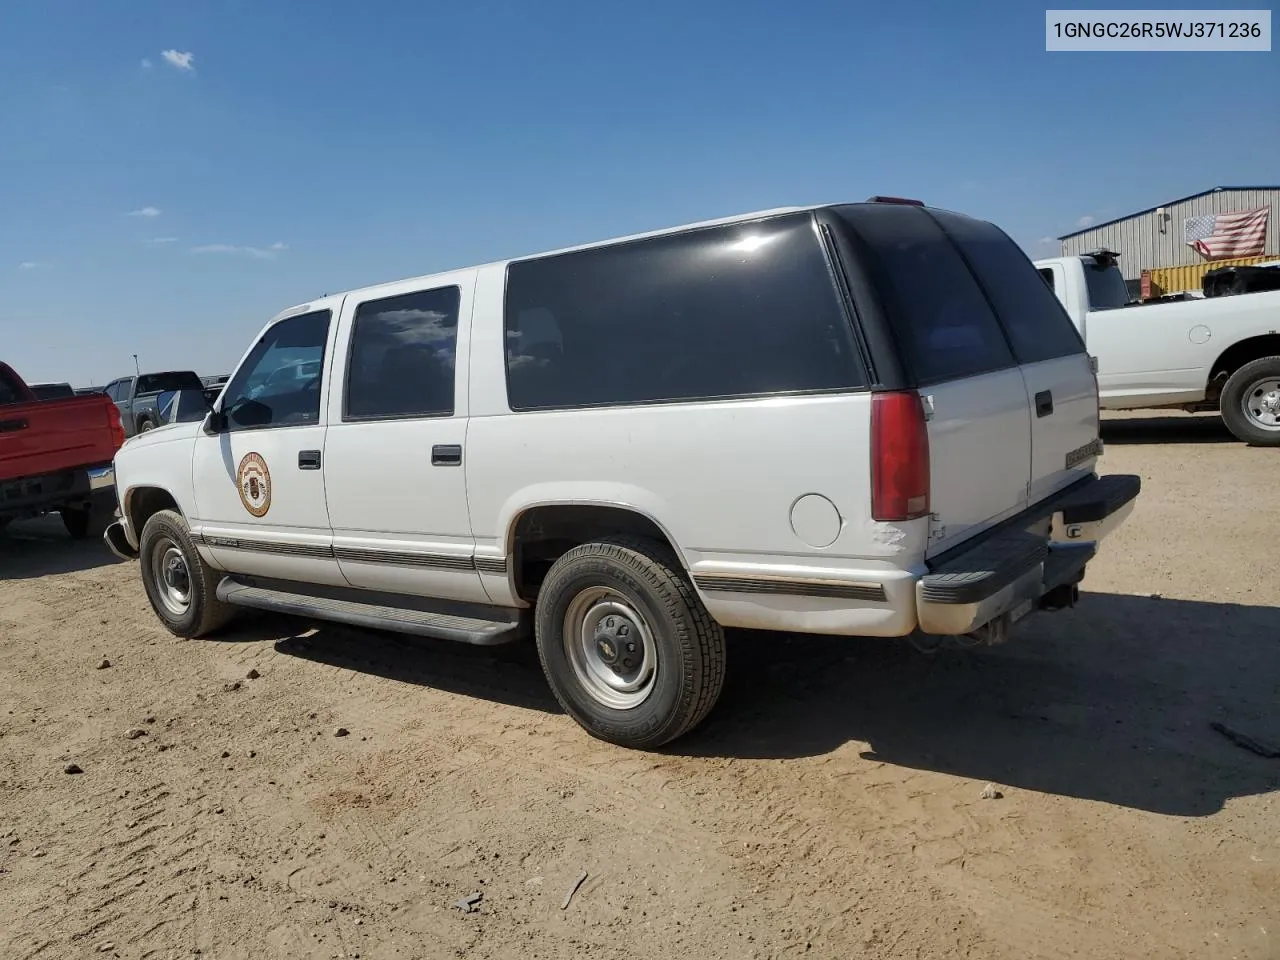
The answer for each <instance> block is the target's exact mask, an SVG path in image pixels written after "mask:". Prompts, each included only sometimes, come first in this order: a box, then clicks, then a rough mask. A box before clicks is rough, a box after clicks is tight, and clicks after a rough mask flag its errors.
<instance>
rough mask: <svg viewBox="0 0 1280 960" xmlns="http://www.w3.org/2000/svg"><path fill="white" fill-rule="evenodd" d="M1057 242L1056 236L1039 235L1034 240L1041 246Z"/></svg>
mask: <svg viewBox="0 0 1280 960" xmlns="http://www.w3.org/2000/svg"><path fill="white" fill-rule="evenodd" d="M1057 242H1058V238H1057V237H1041V238H1040V239H1039V240H1037V241H1036V243H1038V244H1040V245H1041V246H1043V247H1047V246H1048V245H1049V244H1051V243H1057Z"/></svg>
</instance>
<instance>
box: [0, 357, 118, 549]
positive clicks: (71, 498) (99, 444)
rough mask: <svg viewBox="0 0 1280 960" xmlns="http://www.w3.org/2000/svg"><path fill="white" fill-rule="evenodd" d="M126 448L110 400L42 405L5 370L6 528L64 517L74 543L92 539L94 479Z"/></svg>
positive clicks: (1, 469) (0, 476)
mask: <svg viewBox="0 0 1280 960" xmlns="http://www.w3.org/2000/svg"><path fill="white" fill-rule="evenodd" d="M123 443H124V430H123V429H122V427H121V424H120V412H119V411H118V410H117V409H116V407H115V404H113V403H112V402H111V401H110V400H108V399H107V398H106V397H105V396H102V395H101V394H95V395H93V396H88V397H74V396H73V397H67V398H64V399H54V400H39V399H37V398H36V396H35V394H34V393H32V392H31V388H30V387H28V386H27V385H26V383H24V382H23V380H22V378H21V377H19V376H18V375H17V374H16V373H14V371H13V369H12V368H11V367H9V366H8V365H6V364H4V363H0V528H3V527H5V526H8V524H9V523H10V521H13V520H22V519H26V518H28V517H38V516H42V515H44V514H46V513H59V514H61V515H62V521H63V523H64V524H65V525H66V527H67V532H68V533H70V534H71V536H72V537H74V538H75V539H77V540H79V539H83V538H84V537H86V536H87V535H88V533H89V530H90V526H91V520H92V517H93V493H94V476H96V475H100V474H101V472H102V471H104V470H109V469H110V467H111V463H112V459H113V458H114V457H115V455H116V451H117V450H119V449H120V446H121V444H123Z"/></svg>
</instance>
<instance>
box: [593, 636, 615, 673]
mask: <svg viewBox="0 0 1280 960" xmlns="http://www.w3.org/2000/svg"><path fill="white" fill-rule="evenodd" d="M596 653H598V654H600V659H601V660H603V661H604V662H605V663H607V664H608V665H609V666H613V665H614V664H615V663H617V662H618V648H617V646H616V645H615V644H614V642H613V638H612V637H606V636H597V637H596Z"/></svg>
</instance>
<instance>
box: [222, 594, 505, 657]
mask: <svg viewBox="0 0 1280 960" xmlns="http://www.w3.org/2000/svg"><path fill="white" fill-rule="evenodd" d="M217 596H218V599H219V600H221V601H222V602H223V603H229V604H232V605H233V606H237V607H250V608H252V609H254V610H268V611H270V612H272V613H284V614H288V615H289V616H294V617H306V618H309V619H315V620H328V621H332V622H334V623H345V624H347V625H349V626H353V627H365V628H367V629H369V630H391V631H393V632H395V633H409V634H413V635H414V636H419V637H434V638H435V639H437V640H453V641H455V642H457V643H470V644H475V645H476V646H481V647H490V646H496V645H497V644H502V643H511V642H512V641H515V640H519V639H521V637H522V636H523V635H524V634H525V633H526V632H527V628H526V627H525V624H524V623H523V622H522V621H520V620H512V619H497V620H489V619H484V618H477V617H461V616H456V615H454V614H448V613H431V612H429V611H426V610H407V609H405V608H403V607H388V606H381V605H379V604H376V603H361V602H359V601H356V600H335V599H333V598H331V597H316V596H308V595H306V594H302V593H290V592H288V591H285V590H272V589H268V588H266V587H254V586H249V585H248V584H244V583H239V582H238V581H236V580H234V579H232V578H231V577H224V578H223V580H222V582H221V583H219V584H218V593H217ZM502 612H503V613H505V612H506V611H502Z"/></svg>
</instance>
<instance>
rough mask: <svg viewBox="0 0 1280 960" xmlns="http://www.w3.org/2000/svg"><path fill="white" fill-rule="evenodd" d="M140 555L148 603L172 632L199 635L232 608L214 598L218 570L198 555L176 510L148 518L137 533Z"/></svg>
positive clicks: (217, 624)
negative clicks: (139, 535) (139, 533)
mask: <svg viewBox="0 0 1280 960" xmlns="http://www.w3.org/2000/svg"><path fill="white" fill-rule="evenodd" d="M138 560H139V562H140V564H141V567H142V585H143V587H144V588H145V589H146V591H147V599H148V600H149V601H151V608H152V609H153V610H155V612H156V616H157V617H159V618H160V622H161V623H163V624H164V625H165V627H167V628H168V630H169V632H170V633H172V634H174V635H175V636H178V637H187V638H194V637H202V636H204V635H205V634H207V633H211V632H213V631H214V630H216V629H218V628H219V627H221V626H222V625H223V624H225V623H226V622H227V621H228V620H230V619H231V617H232V615H233V614H234V613H235V608H234V607H232V606H230V605H228V604H225V603H221V602H219V601H218V599H217V589H218V581H219V579H221V576H222V575H221V573H219V572H218V571H217V570H214V569H213V568H212V567H210V566H209V565H208V564H206V563H205V562H204V561H203V560H202V559H201V558H200V554H199V552H198V551H197V550H196V548H195V545H194V544H193V543H192V542H191V536H190V534H189V533H188V532H187V522H186V521H185V520H184V519H183V518H182V515H181V514H180V513H178V512H177V511H174V510H161V511H159V512H158V513H155V514H153V515H152V517H151V519H149V520H148V521H147V523H146V526H144V527H143V528H142V536H141V537H139V538H138Z"/></svg>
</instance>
